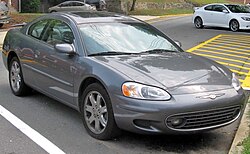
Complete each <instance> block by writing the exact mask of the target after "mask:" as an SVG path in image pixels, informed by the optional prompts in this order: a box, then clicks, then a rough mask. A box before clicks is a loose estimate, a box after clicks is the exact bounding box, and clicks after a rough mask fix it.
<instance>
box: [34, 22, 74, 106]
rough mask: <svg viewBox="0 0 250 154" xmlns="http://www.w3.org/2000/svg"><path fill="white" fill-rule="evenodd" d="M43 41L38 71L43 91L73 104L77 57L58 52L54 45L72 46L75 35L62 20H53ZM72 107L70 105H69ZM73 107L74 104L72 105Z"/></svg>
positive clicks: (37, 51) (40, 46)
mask: <svg viewBox="0 0 250 154" xmlns="http://www.w3.org/2000/svg"><path fill="white" fill-rule="evenodd" d="M42 41H43V43H41V44H40V45H39V47H37V50H36V53H37V57H38V58H37V59H36V60H37V63H38V64H39V65H38V66H37V69H38V70H39V72H40V75H39V76H38V77H37V78H36V80H37V84H38V85H39V87H40V88H41V90H42V91H44V92H45V93H47V94H49V95H51V96H52V97H54V98H56V99H58V100H60V101H62V102H65V103H67V104H69V103H71V104H72V103H73V98H74V92H73V88H74V85H73V81H74V76H73V74H74V71H75V70H74V68H75V67H74V61H75V57H76V56H70V55H67V54H65V53H60V52H58V51H57V50H56V49H55V47H54V45H56V44H65V43H67V44H72V45H73V46H74V35H73V31H72V30H71V28H70V26H69V25H68V24H67V23H65V22H63V21H61V20H51V21H50V24H49V26H48V27H47V28H46V30H45V32H44V35H43V36H42ZM69 105H70V104H69ZM72 105H73V104H72Z"/></svg>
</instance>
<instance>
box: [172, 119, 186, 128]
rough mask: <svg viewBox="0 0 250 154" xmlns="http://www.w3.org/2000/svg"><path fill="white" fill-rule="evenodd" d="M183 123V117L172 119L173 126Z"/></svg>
mask: <svg viewBox="0 0 250 154" xmlns="http://www.w3.org/2000/svg"><path fill="white" fill-rule="evenodd" d="M182 123H183V119H180V118H178V119H172V120H171V124H172V125H173V126H179V125H181V124H182Z"/></svg>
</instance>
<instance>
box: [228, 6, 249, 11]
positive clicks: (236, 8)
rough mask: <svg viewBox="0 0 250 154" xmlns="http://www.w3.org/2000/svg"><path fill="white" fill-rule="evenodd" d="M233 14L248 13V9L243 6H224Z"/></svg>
mask: <svg viewBox="0 0 250 154" xmlns="http://www.w3.org/2000/svg"><path fill="white" fill-rule="evenodd" d="M226 6H227V7H228V9H229V10H230V11H231V12H233V13H250V8H249V7H248V6H243V5H226Z"/></svg>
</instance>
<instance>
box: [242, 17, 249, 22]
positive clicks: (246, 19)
mask: <svg viewBox="0 0 250 154" xmlns="http://www.w3.org/2000/svg"><path fill="white" fill-rule="evenodd" d="M241 19H243V20H245V21H250V18H249V17H241Z"/></svg>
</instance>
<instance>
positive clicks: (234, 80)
mask: <svg viewBox="0 0 250 154" xmlns="http://www.w3.org/2000/svg"><path fill="white" fill-rule="evenodd" d="M232 86H233V87H234V89H235V90H236V91H238V90H240V88H241V85H240V81H239V79H238V78H237V76H236V75H235V74H234V73H233V74H232Z"/></svg>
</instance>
